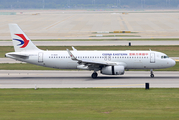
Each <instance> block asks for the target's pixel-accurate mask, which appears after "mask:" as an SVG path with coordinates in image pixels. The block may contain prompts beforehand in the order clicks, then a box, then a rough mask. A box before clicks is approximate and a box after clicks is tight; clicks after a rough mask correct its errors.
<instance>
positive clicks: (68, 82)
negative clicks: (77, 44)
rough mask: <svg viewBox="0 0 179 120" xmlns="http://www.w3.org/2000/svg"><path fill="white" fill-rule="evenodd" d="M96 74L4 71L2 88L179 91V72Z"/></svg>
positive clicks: (88, 72)
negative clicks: (96, 76) (178, 89)
mask: <svg viewBox="0 0 179 120" xmlns="http://www.w3.org/2000/svg"><path fill="white" fill-rule="evenodd" d="M91 73H92V71H34V70H33V71H29V70H0V88H145V83H146V82H148V83H150V87H151V88H178V87H179V72H168V71H162V72H161V71H154V74H155V78H150V77H149V75H150V72H149V71H126V73H125V75H122V76H105V75H101V74H99V77H98V78H97V79H92V78H91V77H90V76H91Z"/></svg>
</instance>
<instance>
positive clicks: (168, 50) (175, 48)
mask: <svg viewBox="0 0 179 120" xmlns="http://www.w3.org/2000/svg"><path fill="white" fill-rule="evenodd" d="M38 47H39V48H40V49H42V50H66V49H70V50H71V49H72V48H71V46H38ZM75 48H76V49H77V50H149V49H151V50H153V51H160V52H163V53H165V54H167V55H168V56H169V57H178V56H179V54H178V53H179V45H168V46H75ZM8 52H14V47H13V46H0V57H1V58H2V57H4V55H5V54H6V53H8Z"/></svg>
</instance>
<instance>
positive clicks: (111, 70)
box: [101, 66, 125, 75]
mask: <svg viewBox="0 0 179 120" xmlns="http://www.w3.org/2000/svg"><path fill="white" fill-rule="evenodd" d="M124 72H125V70H124V66H106V67H103V68H102V70H101V74H105V75H123V74H124Z"/></svg>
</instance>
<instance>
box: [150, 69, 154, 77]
mask: <svg viewBox="0 0 179 120" xmlns="http://www.w3.org/2000/svg"><path fill="white" fill-rule="evenodd" d="M150 77H151V78H154V74H153V69H151V70H150Z"/></svg>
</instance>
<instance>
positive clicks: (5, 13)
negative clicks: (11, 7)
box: [0, 12, 16, 15]
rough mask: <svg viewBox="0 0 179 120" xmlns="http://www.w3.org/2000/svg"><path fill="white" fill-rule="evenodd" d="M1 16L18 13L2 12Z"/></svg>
mask: <svg viewBox="0 0 179 120" xmlns="http://www.w3.org/2000/svg"><path fill="white" fill-rule="evenodd" d="M0 15H16V12H0Z"/></svg>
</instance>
